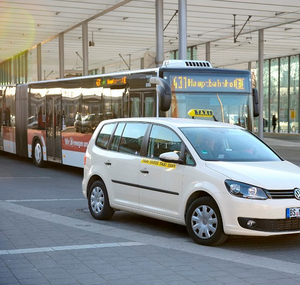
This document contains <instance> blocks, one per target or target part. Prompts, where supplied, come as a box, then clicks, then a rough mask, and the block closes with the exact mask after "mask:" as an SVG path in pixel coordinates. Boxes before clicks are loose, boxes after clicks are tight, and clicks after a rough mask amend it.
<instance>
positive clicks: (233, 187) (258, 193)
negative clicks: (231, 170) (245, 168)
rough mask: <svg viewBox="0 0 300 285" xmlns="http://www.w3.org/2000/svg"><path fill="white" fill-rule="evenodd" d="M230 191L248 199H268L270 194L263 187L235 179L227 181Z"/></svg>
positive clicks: (234, 194)
mask: <svg viewBox="0 0 300 285" xmlns="http://www.w3.org/2000/svg"><path fill="white" fill-rule="evenodd" d="M225 185H226V189H227V190H228V192H229V193H230V194H231V195H233V196H236V197H240V198H246V199H257V200H266V199H268V196H267V195H266V193H265V191H264V190H263V189H262V188H259V187H256V186H253V185H249V184H245V183H241V182H238V181H233V180H226V181H225Z"/></svg>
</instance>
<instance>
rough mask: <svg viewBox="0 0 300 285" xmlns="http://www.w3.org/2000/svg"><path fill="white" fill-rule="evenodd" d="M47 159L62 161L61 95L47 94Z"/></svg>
mask: <svg viewBox="0 0 300 285" xmlns="http://www.w3.org/2000/svg"><path fill="white" fill-rule="evenodd" d="M46 147H47V160H48V161H53V162H59V163H61V162H62V154H61V96H60V95H48V96H46Z"/></svg>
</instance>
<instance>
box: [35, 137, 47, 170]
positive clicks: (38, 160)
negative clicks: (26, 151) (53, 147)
mask: <svg viewBox="0 0 300 285" xmlns="http://www.w3.org/2000/svg"><path fill="white" fill-rule="evenodd" d="M32 159H33V162H34V163H35V164H36V165H37V166H38V167H43V166H44V164H45V163H44V160H43V148H42V145H41V142H40V141H39V140H37V141H36V142H35V143H34V147H33V153H32Z"/></svg>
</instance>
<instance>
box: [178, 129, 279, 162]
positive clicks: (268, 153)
mask: <svg viewBox="0 0 300 285" xmlns="http://www.w3.org/2000/svg"><path fill="white" fill-rule="evenodd" d="M181 131H182V132H183V134H184V135H185V136H186V138H187V139H188V140H189V142H190V143H191V144H192V146H193V148H194V149H195V151H196V152H197V153H198V155H199V156H200V158H201V159H203V160H207V161H232V162H241V161H280V160H281V158H280V157H279V156H278V155H277V154H276V153H275V152H273V151H272V150H271V149H270V148H269V147H268V146H267V145H265V144H264V143H263V142H262V141H261V140H259V139H258V138H257V137H256V136H255V135H253V134H252V133H250V132H249V131H247V130H243V129H234V128H215V127H189V128H188V127H187V128H181Z"/></svg>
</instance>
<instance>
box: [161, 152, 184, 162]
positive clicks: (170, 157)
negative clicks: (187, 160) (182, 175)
mask: <svg viewBox="0 0 300 285" xmlns="http://www.w3.org/2000/svg"><path fill="white" fill-rule="evenodd" d="M159 159H160V160H161V161H163V162H170V163H179V164H182V163H183V161H182V159H180V158H179V155H178V154H177V153H175V152H174V151H170V152H164V153H162V154H161V155H160V156H159Z"/></svg>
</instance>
